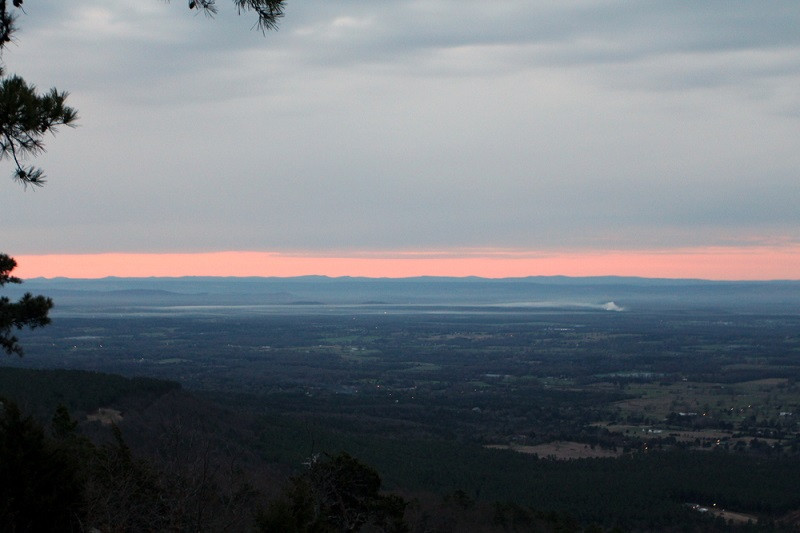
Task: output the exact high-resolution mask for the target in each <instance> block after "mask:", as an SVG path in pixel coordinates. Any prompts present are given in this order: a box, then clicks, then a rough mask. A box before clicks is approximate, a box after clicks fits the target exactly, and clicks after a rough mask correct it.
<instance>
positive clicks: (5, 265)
mask: <svg viewBox="0 0 800 533" xmlns="http://www.w3.org/2000/svg"><path fill="white" fill-rule="evenodd" d="M16 266H17V262H16V261H14V259H13V258H11V257H9V256H7V255H5V254H0V287H2V286H4V285H5V284H7V283H22V280H20V279H19V278H17V277H14V276H12V275H11V271H12V270H14V268H15V267H16ZM52 307H53V300H51V299H50V298H46V297H44V296H33V295H32V294H31V293H25V295H24V296H23V297H22V298H20V299H19V300H18V301H16V302H12V301H11V300H10V299H9V298H8V297H6V296H2V297H0V348H2V349H3V350H4V351H5V352H6V353H7V354H17V355H22V346H20V344H19V342H18V341H19V339H17V337H16V336H14V335H13V334H12V331H14V330H15V329H16V330H20V329H22V328H25V327H28V328H30V329H34V328H38V327H41V326H45V325H47V324H49V323H50V318H49V317H48V316H47V315H48V312H49V311H50V309H51V308H52Z"/></svg>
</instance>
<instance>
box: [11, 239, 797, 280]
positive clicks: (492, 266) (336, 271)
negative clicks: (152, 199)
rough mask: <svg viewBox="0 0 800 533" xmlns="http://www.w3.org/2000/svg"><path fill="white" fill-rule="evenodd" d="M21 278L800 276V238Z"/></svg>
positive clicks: (217, 263) (185, 264) (141, 256)
mask: <svg viewBox="0 0 800 533" xmlns="http://www.w3.org/2000/svg"><path fill="white" fill-rule="evenodd" d="M15 259H16V260H17V263H18V267H17V270H15V272H14V274H15V275H17V276H19V277H21V278H35V277H44V278H54V277H66V278H103V277H108V276H116V277H180V276H232V277H249V276H263V277H272V276H274V277H292V276H304V275H324V276H330V277H339V276H353V277H372V278H378V277H386V278H404V277H414V276H453V277H463V276H479V277H486V278H506V277H525V276H552V275H563V276H572V277H581V276H612V275H613V276H639V277H648V278H699V279H709V280H771V279H792V280H796V279H800V245H795V246H779V247H765V246H759V247H716V248H713V247H708V248H684V249H674V250H672V249H663V250H645V251H586V250H585V251H549V252H536V251H514V250H512V251H509V250H466V251H443V252H426V251H421V252H402V251H401V252H365V253H358V252H357V253H344V252H343V253H339V254H327V255H323V254H314V253H275V252H246V251H244V252H237V251H227V252H202V253H103V254H52V255H17V256H15Z"/></svg>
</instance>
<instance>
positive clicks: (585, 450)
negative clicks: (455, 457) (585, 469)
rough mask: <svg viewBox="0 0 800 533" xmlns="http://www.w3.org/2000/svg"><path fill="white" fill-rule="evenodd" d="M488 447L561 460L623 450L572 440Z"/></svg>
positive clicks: (608, 453)
mask: <svg viewBox="0 0 800 533" xmlns="http://www.w3.org/2000/svg"><path fill="white" fill-rule="evenodd" d="M486 447H487V448H492V449H495V450H512V451H515V452H518V453H527V454H531V455H537V456H539V457H553V458H555V459H558V460H559V461H568V460H570V459H587V458H592V457H617V456H619V455H622V452H615V451H614V450H608V449H603V448H600V447H599V446H595V447H594V449H592V447H591V446H589V445H588V444H583V443H581V442H570V441H555V442H548V443H547V444H537V445H536V446H525V445H521V444H488V445H486Z"/></svg>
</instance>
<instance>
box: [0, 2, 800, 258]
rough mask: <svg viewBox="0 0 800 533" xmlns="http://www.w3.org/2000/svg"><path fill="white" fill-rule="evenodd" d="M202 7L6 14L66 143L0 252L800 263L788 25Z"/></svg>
mask: <svg viewBox="0 0 800 533" xmlns="http://www.w3.org/2000/svg"><path fill="white" fill-rule="evenodd" d="M228 3H229V2H227V1H226V0H220V1H219V4H220V8H221V9H220V11H221V12H220V14H219V16H218V17H216V19H214V20H205V19H204V18H203V17H196V16H192V15H191V14H190V13H189V12H188V11H187V10H186V6H185V5H184V4H183V3H179V2H173V3H171V4H166V3H163V2H160V1H158V0H147V1H142V0H85V1H82V2H78V3H71V2H69V3H68V2H59V1H56V0H50V1H41V2H36V3H35V4H32V5H31V6H30V7H26V9H27V11H28V14H27V15H25V16H23V17H22V18H21V20H20V23H21V25H22V27H23V32H21V33H20V35H19V43H18V45H17V46H16V47H12V48H10V49H9V50H7V51H6V52H5V56H4V58H3V59H4V60H5V61H6V63H7V65H8V67H9V70H12V71H18V72H20V73H22V74H23V75H25V76H26V77H28V78H30V79H32V80H33V81H35V82H36V83H37V84H38V85H39V86H42V87H48V86H50V85H57V86H58V87H59V88H64V89H69V90H71V91H72V96H71V101H72V103H73V105H75V106H76V107H78V108H79V110H80V114H81V120H80V127H79V128H77V129H76V130H74V131H70V130H67V131H64V132H62V133H60V134H59V135H58V137H57V138H55V139H52V140H50V141H48V149H49V152H48V153H47V154H45V155H44V156H43V157H42V159H41V164H42V166H44V167H45V169H46V170H47V171H48V173H49V174H50V176H51V180H50V183H49V184H48V185H47V187H45V188H44V189H42V190H39V191H36V192H35V193H34V192H31V191H27V192H26V191H22V190H20V189H18V188H17V187H16V186H15V185H13V184H11V183H10V182H8V183H7V185H6V186H5V194H4V197H3V199H2V200H0V202H2V204H0V205H2V209H0V224H2V227H3V228H4V230H5V231H4V234H3V245H4V251H8V252H10V253H16V254H22V253H45V252H89V251H128V250H130V251H192V250H221V249H251V250H273V249H293V250H296V249H317V250H333V249H386V248H436V247H442V248H446V247H458V246H468V247H491V246H501V247H520V248H553V247H567V248H570V247H572V248H574V247H584V246H590V247H617V248H620V247H622V248H635V247H637V246H638V247H654V246H690V245H692V246H695V245H696V246H701V245H721V244H736V243H749V242H754V241H756V242H757V241H759V240H762V241H765V240H769V239H773V238H776V239H783V240H787V239H788V240H794V241H800V230H798V229H797V228H800V211H798V210H797V209H796V207H795V206H796V205H799V204H800V181H798V175H797V169H798V168H800V153H798V150H797V149H796V139H797V138H800V121H798V113H797V110H798V109H800V96H799V95H798V94H797V91H796V87H797V86H798V82H800V79H798V78H800V75H798V72H800V36H798V33H797V31H796V28H797V27H798V22H800V20H799V19H800V12H799V11H798V10H797V9H796V5H795V4H794V3H793V2H770V3H769V4H754V3H745V2H704V3H702V4H699V3H687V2H657V1H653V2H637V3H633V4H632V3H630V2H615V1H599V0H598V1H589V0H586V1H576V2H560V3H553V2H531V1H514V0H504V1H502V2H492V3H489V2H482V1H481V2H478V1H474V0H458V1H457V0H416V1H411V0H405V1H401V0H397V1H393V2H375V1H374V0H369V1H368V0H359V1H356V0H352V1H342V2H330V1H328V2H323V1H321V0H306V1H303V2H300V1H297V2H290V3H289V9H288V10H287V16H286V19H285V20H284V21H283V23H282V26H281V29H280V31H278V32H277V33H271V34H268V35H266V36H262V35H261V34H260V33H258V32H256V31H251V25H252V21H251V20H250V19H247V18H242V17H237V16H235V14H234V9H233V6H232V5H228ZM765 6H768V7H765Z"/></svg>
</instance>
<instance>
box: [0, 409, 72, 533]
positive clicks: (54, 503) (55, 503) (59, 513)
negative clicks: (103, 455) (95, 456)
mask: <svg viewBox="0 0 800 533" xmlns="http://www.w3.org/2000/svg"><path fill="white" fill-rule="evenodd" d="M61 422H63V420H62V421H61ZM77 457H78V456H76V455H75V454H73V453H70V452H68V451H67V449H66V448H64V447H62V446H60V445H59V443H57V442H55V441H53V440H52V439H49V438H48V437H47V436H46V435H45V432H44V430H43V429H42V427H41V426H40V425H39V424H37V423H36V422H35V421H34V420H33V419H32V418H31V417H23V416H22V414H21V413H20V410H19V408H18V407H17V405H16V404H15V403H14V402H12V401H10V400H7V399H4V398H3V399H0V479H1V480H3V481H2V483H0V529H1V530H2V531H67V532H68V531H79V530H80V517H81V516H82V514H83V509H84V507H85V497H84V496H85V492H84V488H83V481H82V479H81V472H82V470H83V468H82V465H81V463H80V462H79V461H77V460H76V458H77Z"/></svg>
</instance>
